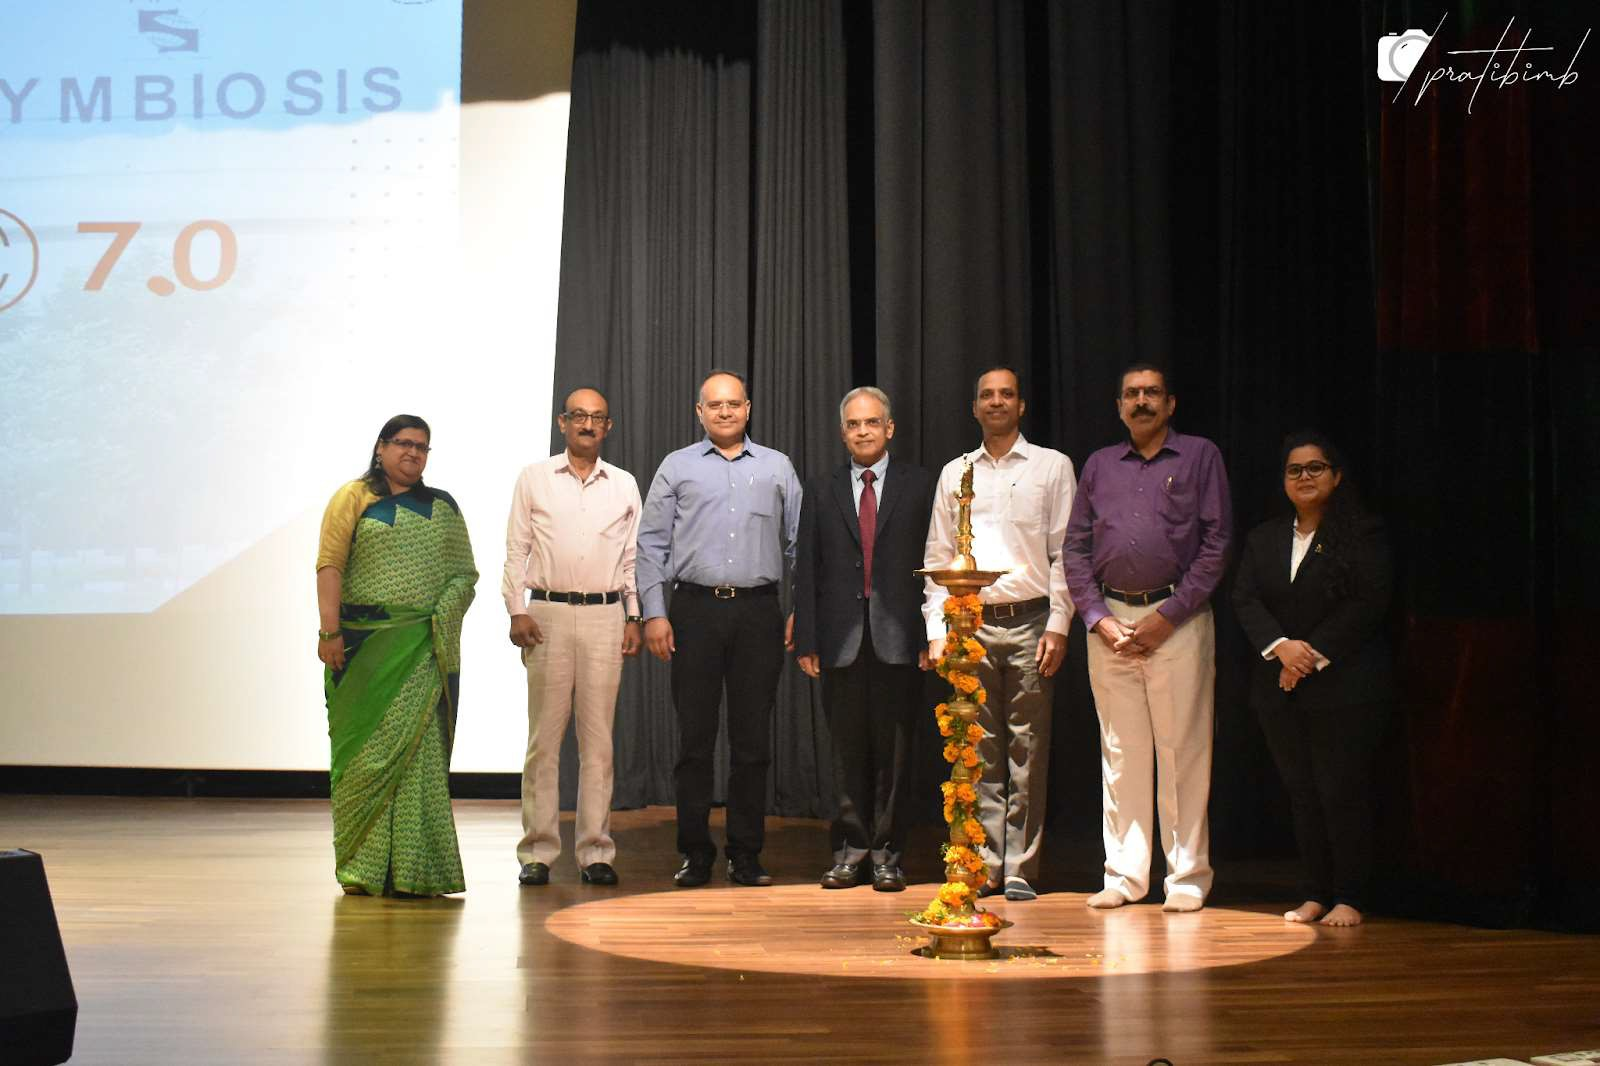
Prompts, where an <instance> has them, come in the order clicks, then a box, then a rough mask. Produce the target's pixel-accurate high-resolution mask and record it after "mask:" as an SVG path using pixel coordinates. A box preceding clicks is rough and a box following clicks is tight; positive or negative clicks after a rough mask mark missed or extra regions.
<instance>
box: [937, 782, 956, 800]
mask: <svg viewBox="0 0 1600 1066" xmlns="http://www.w3.org/2000/svg"><path fill="white" fill-rule="evenodd" d="M955 790H956V783H955V782H954V781H940V782H939V791H940V792H943V793H944V794H945V796H946V797H948V796H949V795H950V793H952V792H954V791H955Z"/></svg>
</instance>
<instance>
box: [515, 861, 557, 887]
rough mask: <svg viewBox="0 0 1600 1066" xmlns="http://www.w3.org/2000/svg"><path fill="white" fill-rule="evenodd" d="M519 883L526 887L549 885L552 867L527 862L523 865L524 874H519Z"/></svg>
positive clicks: (540, 863)
mask: <svg viewBox="0 0 1600 1066" xmlns="http://www.w3.org/2000/svg"><path fill="white" fill-rule="evenodd" d="M517 881H518V883H520V884H524V885H548V884H549V883H550V867H548V866H546V865H545V864H544V863H542V862H525V863H523V864H522V872H521V873H519V874H517Z"/></svg>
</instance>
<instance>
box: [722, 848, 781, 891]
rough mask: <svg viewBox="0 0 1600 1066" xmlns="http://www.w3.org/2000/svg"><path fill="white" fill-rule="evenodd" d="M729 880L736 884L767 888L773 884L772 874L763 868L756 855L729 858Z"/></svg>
mask: <svg viewBox="0 0 1600 1066" xmlns="http://www.w3.org/2000/svg"><path fill="white" fill-rule="evenodd" d="M728 880H730V881H732V882H733V883H734V884H736V885H747V886H749V887H750V888H765V887H766V886H768V885H770V884H772V875H771V874H769V873H767V871H765V870H763V869H762V868H761V863H759V862H758V861H756V857H755V856H754V855H739V856H736V857H734V858H732V859H729V860H728Z"/></svg>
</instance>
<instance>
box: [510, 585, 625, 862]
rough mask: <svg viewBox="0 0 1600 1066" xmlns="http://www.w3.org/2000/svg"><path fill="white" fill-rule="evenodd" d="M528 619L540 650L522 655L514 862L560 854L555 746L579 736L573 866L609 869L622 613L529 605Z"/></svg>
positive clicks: (609, 607)
mask: <svg viewBox="0 0 1600 1066" xmlns="http://www.w3.org/2000/svg"><path fill="white" fill-rule="evenodd" d="M528 614H529V616H530V617H532V619H533V621H534V624H536V625H537V626H538V627H539V629H540V631H541V632H543V634H544V643H542V644H540V645H539V646H538V647H536V648H532V649H524V650H523V653H522V661H523V663H524V665H526V666H527V668H528V753H527V757H526V758H525V759H524V760H523V764H522V841H521V842H520V843H519V844H518V845H517V861H518V862H522V863H529V862H542V863H545V864H547V865H548V864H550V863H553V862H555V860H556V857H557V856H558V855H560V854H561V814H560V796H559V788H558V786H559V783H560V773H561V738H562V737H563V736H564V735H565V734H566V732H567V722H568V721H571V720H574V718H575V719H576V724H577V732H578V812H577V825H576V835H575V841H574V844H573V852H574V853H575V854H576V855H577V859H578V865H579V866H580V867H582V866H588V865H590V864H591V863H596V862H610V861H611V860H612V859H613V858H614V857H615V856H616V853H617V847H616V844H615V843H613V842H612V840H611V783H612V762H611V723H612V720H613V719H614V718H615V716H616V713H617V688H618V686H619V685H620V684H621V682H622V626H623V617H622V607H621V605H620V604H592V605H587V606H581V607H580V606H573V605H572V604H566V603H546V602H543V601H537V600H536V601H534V602H533V603H530V604H529V605H528Z"/></svg>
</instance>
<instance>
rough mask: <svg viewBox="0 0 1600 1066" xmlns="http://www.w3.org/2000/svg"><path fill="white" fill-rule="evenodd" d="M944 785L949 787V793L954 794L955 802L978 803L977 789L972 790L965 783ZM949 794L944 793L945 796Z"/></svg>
mask: <svg viewBox="0 0 1600 1066" xmlns="http://www.w3.org/2000/svg"><path fill="white" fill-rule="evenodd" d="M945 784H948V785H950V786H951V791H953V792H954V793H955V796H956V802H957V803H976V802H978V791H977V789H975V788H973V787H972V786H971V785H969V784H967V783H966V782H965V781H963V782H961V783H960V784H959V785H958V784H956V783H955V782H954V781H947V782H945ZM941 787H942V786H941ZM949 794H950V793H949V792H946V793H945V795H949Z"/></svg>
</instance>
